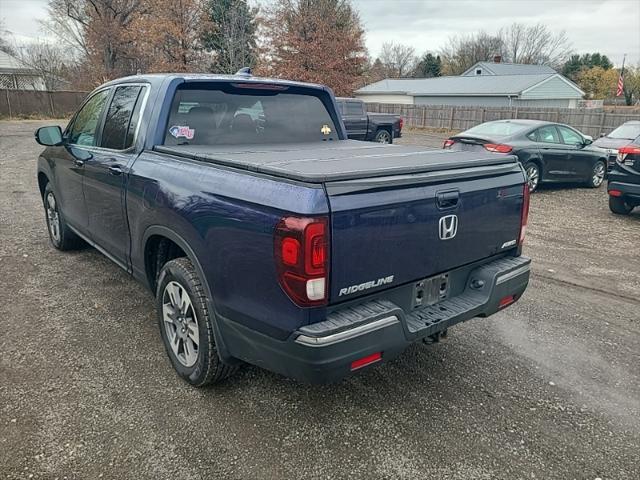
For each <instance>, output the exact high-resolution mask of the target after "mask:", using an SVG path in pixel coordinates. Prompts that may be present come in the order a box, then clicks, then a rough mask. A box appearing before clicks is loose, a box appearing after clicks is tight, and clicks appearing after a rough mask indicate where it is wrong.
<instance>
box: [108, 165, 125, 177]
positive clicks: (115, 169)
mask: <svg viewBox="0 0 640 480" xmlns="http://www.w3.org/2000/svg"><path fill="white" fill-rule="evenodd" d="M122 172H123V170H122V165H111V166H109V173H110V174H111V175H122Z"/></svg>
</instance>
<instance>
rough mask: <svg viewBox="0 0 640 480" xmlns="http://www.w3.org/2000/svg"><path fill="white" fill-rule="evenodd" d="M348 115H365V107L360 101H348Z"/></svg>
mask: <svg viewBox="0 0 640 480" xmlns="http://www.w3.org/2000/svg"><path fill="white" fill-rule="evenodd" d="M347 115H364V109H363V108H362V103H360V102H347Z"/></svg>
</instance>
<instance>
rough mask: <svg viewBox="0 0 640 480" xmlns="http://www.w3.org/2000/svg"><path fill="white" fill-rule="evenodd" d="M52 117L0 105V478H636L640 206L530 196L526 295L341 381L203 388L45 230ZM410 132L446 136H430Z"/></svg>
mask: <svg viewBox="0 0 640 480" xmlns="http://www.w3.org/2000/svg"><path fill="white" fill-rule="evenodd" d="M42 124H43V122H34V121H21V122H0V172H1V174H0V305H2V306H3V308H4V313H3V314H2V316H0V332H2V333H1V334H0V355H1V356H0V478H16V479H17V478H47V479H49V478H51V479H53V478H60V479H62V478H69V479H72V478H73V479H75V478H78V479H85V478H87V479H89V478H90V479H96V478H135V479H146V478H149V479H164V478H168V479H169V478H171V479H175V478H180V479H200V478H202V479H205V478H207V479H211V478H232V479H252V478H256V479H263V478H278V479H281V478H305V479H306V478H351V479H352V478H368V479H371V478H389V479H417V478H443V479H490V478H501V479H509V480H512V479H525V478H526V479H531V478H544V479H556V478H557V479H596V478H601V479H603V480H604V479H637V478H640V461H639V460H640V458H639V457H640V454H639V452H640V358H639V357H640V353H639V352H640V315H639V313H638V312H639V311H640V301H639V299H640V249H639V248H638V245H639V243H640V242H639V240H638V239H639V238H640V235H639V233H640V213H637V212H636V213H635V214H634V215H632V216H630V217H628V218H621V217H615V216H613V215H612V214H610V213H609V211H608V208H607V203H606V200H607V198H606V192H605V189H604V188H601V189H599V190H588V189H573V188H567V187H566V186H563V187H554V188H545V189H543V190H542V191H540V192H539V193H537V194H535V195H534V196H533V198H532V207H531V220H530V227H529V234H528V239H527V243H528V244H527V248H526V253H527V254H528V255H530V256H531V257H533V261H534V266H533V276H532V281H531V283H530V286H529V289H528V291H527V293H526V294H525V296H524V297H523V299H522V300H521V301H519V302H518V303H517V304H516V305H515V306H513V307H510V308H508V309H506V310H505V311H504V312H501V313H500V314H497V315H495V316H493V317H492V318H490V319H486V320H474V321H471V322H467V323H465V324H462V325H459V326H457V327H455V328H453V329H452V330H451V332H450V335H449V338H448V339H447V340H446V341H445V342H442V343H440V344H436V345H430V346H427V345H423V344H416V345H414V346H412V347H411V348H410V349H408V350H407V351H406V352H405V354H404V355H403V356H401V357H400V358H399V359H397V360H396V361H394V362H391V363H388V364H385V365H382V366H380V367H378V368H374V369H370V370H368V371H366V372H363V374H361V375H357V376H355V377H353V378H350V379H347V380H345V381H343V382H342V383H340V384H338V385H329V386H308V385H301V384H298V383H296V382H294V381H291V380H288V379H286V378H283V377H281V376H278V375H274V374H271V373H268V372H266V371H263V370H260V369H257V368H253V367H246V368H243V369H242V370H241V372H240V373H239V374H237V375H236V376H235V377H233V378H232V379H231V380H230V381H228V382H226V383H224V384H223V385H220V386H218V387H214V388H208V389H201V390H198V389H194V388H191V387H189V386H187V385H186V384H185V383H184V382H182V381H181V380H180V379H179V378H178V377H177V376H176V375H175V374H174V373H173V370H172V368H171V366H170V364H169V361H168V359H167V358H166V356H165V353H164V350H163V347H162V344H161V341H160V337H159V333H158V329H157V325H156V321H155V318H154V313H153V300H152V297H151V294H150V293H148V292H147V291H145V290H144V289H143V288H142V287H141V286H140V285H139V284H138V283H136V282H135V281H134V280H132V279H131V278H130V277H129V276H127V274H125V273H124V272H123V271H121V270H120V269H119V268H118V267H117V266H116V265H114V264H113V263H111V262H110V261H109V260H107V259H106V258H105V257H103V256H102V255H100V254H99V253H97V252H96V251H95V250H93V249H91V248H86V249H84V250H82V251H79V252H75V253H60V252H58V251H56V250H54V249H53V248H52V247H51V246H50V245H49V243H48V239H47V234H46V230H45V222H44V215H43V211H42V207H41V202H40V198H39V196H38V194H37V187H36V181H35V175H34V171H35V159H36V157H37V154H38V152H39V151H40V150H41V148H40V147H39V146H38V145H36V144H35V142H34V141H33V130H34V129H35V128H36V127H37V126H39V125H42ZM401 142H402V143H413V144H424V145H433V146H440V145H441V142H442V138H439V137H438V136H436V135H418V134H413V133H409V134H407V135H405V137H404V138H403V140H401Z"/></svg>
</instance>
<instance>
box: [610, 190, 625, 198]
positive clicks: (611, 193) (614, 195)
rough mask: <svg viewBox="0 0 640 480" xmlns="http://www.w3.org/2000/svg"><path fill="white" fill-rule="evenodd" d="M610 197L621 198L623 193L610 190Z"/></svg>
mask: <svg viewBox="0 0 640 480" xmlns="http://www.w3.org/2000/svg"><path fill="white" fill-rule="evenodd" d="M609 195H611V196H612V197H621V196H622V192H621V191H620V190H609Z"/></svg>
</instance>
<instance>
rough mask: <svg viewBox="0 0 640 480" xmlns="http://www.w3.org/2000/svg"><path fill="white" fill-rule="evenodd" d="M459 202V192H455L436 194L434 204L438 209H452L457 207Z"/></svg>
mask: <svg viewBox="0 0 640 480" xmlns="http://www.w3.org/2000/svg"><path fill="white" fill-rule="evenodd" d="M459 200H460V192H459V191H457V190H449V191H448V192H438V193H436V203H437V205H438V208H440V209H445V208H453V207H455V206H457V205H458V201H459Z"/></svg>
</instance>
